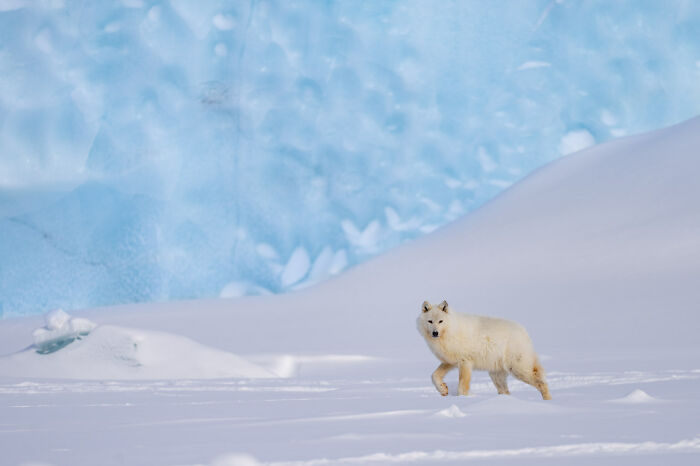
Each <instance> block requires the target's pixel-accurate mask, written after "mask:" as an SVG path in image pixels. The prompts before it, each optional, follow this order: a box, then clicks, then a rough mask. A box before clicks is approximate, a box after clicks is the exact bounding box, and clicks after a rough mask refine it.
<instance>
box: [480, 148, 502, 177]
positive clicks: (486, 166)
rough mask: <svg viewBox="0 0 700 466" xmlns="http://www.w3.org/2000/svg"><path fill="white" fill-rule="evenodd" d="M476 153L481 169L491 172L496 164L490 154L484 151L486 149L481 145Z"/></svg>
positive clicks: (496, 166)
mask: <svg viewBox="0 0 700 466" xmlns="http://www.w3.org/2000/svg"><path fill="white" fill-rule="evenodd" d="M476 155H477V157H478V158H479V164H480V165H481V169H482V170H483V171H484V172H485V173H491V172H492V171H494V170H495V169H496V168H498V164H497V163H496V162H494V160H493V158H492V157H491V155H489V153H488V152H486V149H484V148H483V147H479V149H478V150H477V151H476Z"/></svg>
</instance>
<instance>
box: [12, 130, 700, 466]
mask: <svg viewBox="0 0 700 466" xmlns="http://www.w3.org/2000/svg"><path fill="white" fill-rule="evenodd" d="M699 174H700V118H695V119H693V120H690V121H687V122H685V123H683V124H681V125H678V126H675V127H671V128H668V129H664V130H659V131H655V132H652V133H648V134H644V135H641V136H635V137H631V138H626V139H622V140H618V141H614V142H611V143H607V144H604V145H601V146H597V147H594V148H591V149H588V150H585V151H583V152H580V153H577V154H574V155H571V156H568V157H566V158H564V159H561V160H559V161H557V162H555V163H553V164H551V165H549V166H547V167H545V168H543V169H541V170H539V171H537V172H536V173H534V174H533V175H531V176H530V177H528V178H527V179H525V180H524V181H522V182H521V183H519V184H517V185H516V186H514V187H513V188H511V189H509V190H508V191H506V192H505V193H504V194H503V195H501V196H500V197H498V198H497V199H495V200H494V201H492V202H491V203H489V204H488V205H486V206H484V207H483V208H482V209H480V210H479V211H477V212H475V213H473V214H471V215H469V216H467V217H465V218H463V219H462V220H460V221H457V222H455V223H453V224H451V225H450V226H448V227H446V228H443V229H440V230H438V231H436V232H435V233H433V234H431V235H429V236H427V237H425V238H423V239H420V240H418V241H415V242H413V243H410V244H407V245H405V246H403V247H400V248H398V249H396V250H394V251H392V252H390V253H388V254H385V255H383V256H381V257H378V258H376V259H375V260H372V261H370V262H368V263H366V264H363V265H361V266H358V267H356V268H354V269H351V270H349V271H348V272H346V273H344V274H342V275H340V276H339V277H337V278H336V279H333V280H331V281H328V282H325V283H323V284H321V285H318V286H315V287H312V288H308V289H306V290H303V291H300V292H297V293H293V294H288V295H279V296H267V297H257V298H245V299H237V300H225V299H222V300H209V301H192V302H177V303H166V304H144V305H133V306H118V307H113V308H109V309H93V310H86V311H82V312H74V314H75V315H77V316H79V317H83V318H89V319H90V320H91V321H93V322H95V323H97V324H99V325H102V326H103V327H98V328H97V329H96V331H97V330H99V329H100V328H111V327H110V326H117V327H130V328H139V329H144V330H139V331H138V332H154V331H157V332H169V333H175V334H179V335H182V337H173V338H176V339H175V340H173V338H168V339H167V342H166V343H163V345H164V346H161V347H159V348H157V352H158V354H163V348H164V347H166V348H167V347H168V346H169V345H172V344H173V341H178V340H177V338H183V341H184V338H185V337H186V338H189V339H192V340H194V341H196V342H199V343H201V344H206V345H207V346H209V347H213V348H216V349H217V350H220V351H222V352H224V351H225V352H231V353H235V354H237V355H241V356H242V357H243V358H246V359H247V360H248V361H250V362H251V363H252V364H256V365H257V366H262V367H264V368H266V369H267V370H269V371H271V372H274V373H275V374H277V375H280V376H281V377H277V378H266V379H253V378H242V377H238V378H234V375H236V374H231V373H229V374H222V377H223V378H214V379H212V378H207V379H204V378H198V377H202V376H201V375H197V374H198V373H197V369H196V367H197V366H198V363H197V356H196V355H195V357H194V359H195V361H192V360H191V359H192V357H190V358H189V359H190V360H189V361H188V362H187V364H189V366H188V367H192V369H191V370H184V371H182V372H184V373H186V374H191V375H189V376H186V377H187V379H185V378H180V377H179V373H177V374H175V375H176V376H175V377H173V373H169V374H168V375H169V377H167V378H168V379H169V380H163V379H164V376H163V374H159V373H157V371H154V372H152V373H150V374H148V373H142V374H141V375H140V376H139V379H142V380H123V379H125V377H120V376H119V374H118V373H116V372H114V373H111V374H110V373H109V371H107V372H108V373H102V374H99V377H97V378H98V379H99V380H97V381H95V380H88V379H95V378H96V377H95V376H89V375H87V374H86V375H85V376H84V377H81V376H80V368H79V367H70V366H71V364H73V363H74V364H79V360H75V361H74V362H73V363H71V361H70V360H69V361H68V362H67V363H65V364H64V365H63V366H61V367H64V368H65V369H61V368H60V367H59V366H56V367H53V368H51V369H48V368H47V367H49V366H50V365H49V366H47V365H46V364H47V363H42V364H40V365H27V366H22V367H20V366H21V363H20V362H19V361H18V360H16V359H13V358H17V354H14V355H13V354H11V353H17V352H19V351H21V350H23V349H25V348H26V347H27V346H28V345H30V343H31V332H32V329H33V328H35V327H37V326H38V325H40V324H41V318H40V317H31V318H25V319H16V320H6V321H2V322H0V354H4V355H6V356H4V357H3V358H2V359H0V452H2V464H8V465H13V464H23V463H27V464H31V463H30V462H43V463H48V464H56V465H60V464H71V465H83V464H84V465H94V464H101V465H111V464H129V465H141V464H143V465H161V464H163V465H166V464H167V465H171V464H178V465H192V464H220V465H233V464H257V463H263V464H274V465H282V464H285V465H325V464H357V463H369V464H442V463H452V464H461V463H465V462H468V461H474V462H479V461H483V460H486V459H488V460H489V464H500V463H504V464H511V463H518V464H535V463H537V464H541V463H543V462H545V463H549V464H562V463H566V464H593V463H595V464H597V465H598V464H615V465H618V464H623V465H625V464H634V465H639V464H659V463H661V462H663V463H668V464H697V463H698V462H700V421H699V419H700V390H699V388H700V362H699V361H700V359H699V356H700V342H699V341H698V330H699V329H700V316H698V310H699V306H700V286H699V284H700V184H698V182H697V180H698V179H699ZM424 299H428V300H431V301H433V302H435V301H439V300H442V299H447V300H448V301H449V302H450V305H451V307H452V308H453V309H455V310H460V311H465V312H473V313H478V314H488V315H496V316H501V317H507V318H512V319H515V320H517V321H519V322H520V323H522V324H523V325H525V326H526V327H527V328H528V329H529V331H530V334H531V336H532V337H533V340H534V343H535V347H536V348H537V350H538V351H539V353H540V354H541V356H542V360H543V364H544V366H545V369H546V370H547V371H548V379H549V382H550V388H551V391H552V396H553V400H552V401H551V402H544V401H541V400H540V399H539V395H538V393H537V392H536V391H535V390H534V389H532V388H531V387H527V386H524V385H522V384H520V383H517V382H514V381H513V380H512V378H511V379H510V385H511V391H512V393H513V395H512V396H510V397H507V396H498V395H496V391H495V389H494V388H493V387H492V386H491V382H490V380H489V379H488V376H487V375H486V374H484V373H476V374H475V376H474V377H473V383H472V392H473V393H472V396H470V397H455V396H448V397H446V398H443V397H440V396H439V395H438V394H437V392H436V391H435V390H434V388H433V387H432V385H431V383H430V373H431V372H432V370H433V369H434V368H435V367H436V366H437V361H436V360H435V358H434V357H433V356H432V355H431V354H430V352H429V351H428V349H427V347H426V345H425V343H424V342H423V341H422V340H421V337H420V336H419V335H418V334H417V332H416V330H415V317H416V316H417V314H418V312H419V307H420V303H421V302H422V301H423V300H424ZM93 333H94V332H93ZM91 336H92V334H91ZM87 341H89V340H88V339H85V340H84V341H82V342H78V341H76V342H74V343H71V345H69V346H67V347H66V348H64V349H62V350H59V351H58V352H56V353H53V355H56V356H58V355H60V353H61V352H65V351H69V350H70V348H71V346H72V345H76V344H82V343H84V342H87ZM186 341H189V342H190V343H191V341H190V340H186ZM157 345H158V343H156V346H157ZM176 345H177V344H176ZM74 348H79V347H78V346H76V347H74ZM107 351H109V350H108V349H107ZM212 351H214V350H212ZM20 354H22V353H20ZM25 354H26V353H25ZM45 356H51V355H45ZM190 356H192V355H190ZM37 357H39V356H37ZM42 357H43V356H42ZM178 358H184V356H183V355H182V352H179V354H173V355H172V361H171V362H172V364H174V365H177V360H178ZM13 361H16V362H13ZM205 363H206V361H201V362H200V363H199V364H205ZM66 365H67V366H68V367H69V368H66ZM252 367H256V366H252ZM69 369H70V370H69ZM20 372H21V374H20ZM76 374H77V375H76ZM248 375H249V374H248ZM68 378H72V380H68ZM76 378H77V379H78V380H76ZM80 379H83V380H80ZM114 379H122V380H114ZM447 381H448V385H449V388H450V392H451V395H452V394H454V392H455V390H456V375H455V374H454V373H451V374H449V375H448V378H447ZM33 464H35V463H33Z"/></svg>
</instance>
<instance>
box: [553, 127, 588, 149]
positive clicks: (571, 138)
mask: <svg viewBox="0 0 700 466" xmlns="http://www.w3.org/2000/svg"><path fill="white" fill-rule="evenodd" d="M594 144H595V138H594V137H593V135H592V134H591V133H589V132H588V131H586V130H585V129H579V130H575V131H569V132H568V133H566V134H565V135H564V136H563V137H562V138H561V141H560V142H559V153H561V154H562V155H567V154H571V153H574V152H578V151H580V150H583V149H585V148H587V147H591V146H592V145H594Z"/></svg>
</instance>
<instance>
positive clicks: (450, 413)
mask: <svg viewBox="0 0 700 466" xmlns="http://www.w3.org/2000/svg"><path fill="white" fill-rule="evenodd" d="M435 415H436V416H442V417H452V418H454V417H465V416H466V414H465V413H463V412H462V410H461V409H459V407H458V406H457V405H452V406H450V407H449V408H447V409H443V410H442V411H438V412H437V413H435Z"/></svg>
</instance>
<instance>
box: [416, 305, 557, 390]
mask: <svg viewBox="0 0 700 466" xmlns="http://www.w3.org/2000/svg"><path fill="white" fill-rule="evenodd" d="M417 325H418V332H420V334H421V335H423V338H425V341H426V342H427V343H428V348H430V351H432V352H433V354H434V355H435V356H437V358H438V359H439V360H440V362H441V363H442V364H440V365H439V366H438V368H437V369H436V370H435V372H433V384H435V388H437V391H438V392H440V394H441V395H442V396H446V395H447V385H446V384H445V382H443V377H445V374H447V372H448V371H450V370H452V369H454V368H455V367H458V368H459V390H458V393H459V394H460V395H466V394H467V393H469V383H470V380H471V373H472V369H475V370H484V371H489V375H490V376H491V380H493V384H494V385H495V386H496V389H497V390H498V393H500V394H505V395H509V394H510V392H509V391H508V383H507V381H506V379H507V378H508V374H509V373H510V374H513V376H515V378H517V379H520V380H522V381H523V382H525V383H527V384H529V385H532V386H533V387H535V388H536V389H537V390H539V391H540V393H541V394H542V398H543V399H545V400H550V399H551V396H550V395H549V388H548V387H547V382H546V381H545V378H544V369H542V366H541V365H540V362H539V360H538V358H537V353H535V349H534V348H533V347H532V341H531V340H530V336H529V335H528V334H527V331H526V330H525V329H524V328H523V327H522V326H521V325H519V324H516V323H515V322H511V321H509V320H504V319H494V318H491V317H482V316H475V315H469V314H462V313H459V312H453V311H452V310H451V309H450V307H449V305H448V304H447V301H443V302H442V303H440V304H438V305H436V306H434V305H432V304H430V303H429V302H428V301H425V302H424V303H423V306H421V313H420V316H419V317H418V320H417Z"/></svg>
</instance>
